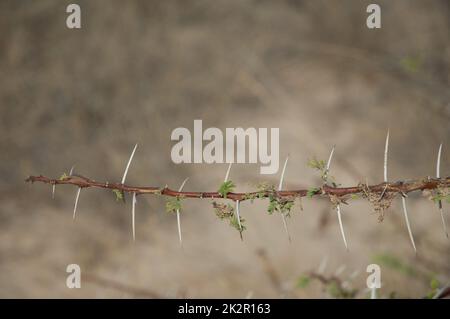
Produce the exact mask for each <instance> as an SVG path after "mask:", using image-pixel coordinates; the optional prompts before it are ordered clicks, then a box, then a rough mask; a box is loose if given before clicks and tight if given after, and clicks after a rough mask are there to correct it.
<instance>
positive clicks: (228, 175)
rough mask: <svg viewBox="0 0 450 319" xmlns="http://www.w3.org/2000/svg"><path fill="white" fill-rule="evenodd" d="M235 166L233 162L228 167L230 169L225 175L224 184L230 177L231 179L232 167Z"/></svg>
mask: <svg viewBox="0 0 450 319" xmlns="http://www.w3.org/2000/svg"><path fill="white" fill-rule="evenodd" d="M232 165H233V162H231V163H230V164H229V165H228V169H227V173H226V174H225V179H224V180H223V181H224V182H226V181H228V177H230V170H231V166H232Z"/></svg>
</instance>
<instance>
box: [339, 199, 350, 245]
mask: <svg viewBox="0 0 450 319" xmlns="http://www.w3.org/2000/svg"><path fill="white" fill-rule="evenodd" d="M336 212H337V216H338V221H339V228H340V230H341V235H342V239H343V240H344V244H345V249H347V250H348V245H347V239H346V238H345V233H344V226H343V225H342V216H341V206H340V205H339V204H338V205H337V206H336Z"/></svg>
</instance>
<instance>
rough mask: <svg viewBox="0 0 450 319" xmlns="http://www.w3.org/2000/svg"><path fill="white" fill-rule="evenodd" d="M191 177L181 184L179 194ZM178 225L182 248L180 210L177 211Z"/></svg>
mask: <svg viewBox="0 0 450 319" xmlns="http://www.w3.org/2000/svg"><path fill="white" fill-rule="evenodd" d="M188 179H189V177H188V178H186V179H185V180H184V181H183V183H181V186H180V188H179V189H178V191H179V192H181V191H182V190H183V187H184V185H185V184H186V182H187V181H188ZM177 225H178V239H179V241H180V246H182V245H183V239H182V237H181V217H180V210H179V209H177Z"/></svg>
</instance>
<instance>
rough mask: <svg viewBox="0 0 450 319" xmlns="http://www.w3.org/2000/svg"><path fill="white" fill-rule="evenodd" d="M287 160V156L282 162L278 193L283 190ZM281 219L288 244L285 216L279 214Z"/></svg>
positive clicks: (289, 238)
mask: <svg viewBox="0 0 450 319" xmlns="http://www.w3.org/2000/svg"><path fill="white" fill-rule="evenodd" d="M288 160H289V155H288V156H287V157H286V160H285V161H284V165H283V170H282V171H281V178H280V183H279V184H278V191H281V189H282V188H283V180H284V174H285V173H286V166H287V163H288ZM281 218H282V220H283V227H284V231H285V232H286V234H287V236H288V240H289V242H291V241H292V240H291V235H290V234H289V229H288V226H287V221H286V216H285V214H284V213H281Z"/></svg>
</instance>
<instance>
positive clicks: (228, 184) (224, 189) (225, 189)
mask: <svg viewBox="0 0 450 319" xmlns="http://www.w3.org/2000/svg"><path fill="white" fill-rule="evenodd" d="M235 187H236V185H234V183H233V182H232V181H225V182H223V183H222V185H220V188H219V190H218V191H217V192H218V193H219V194H220V195H222V197H223V198H227V195H228V193H231V192H233V190H234V188H235Z"/></svg>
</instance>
